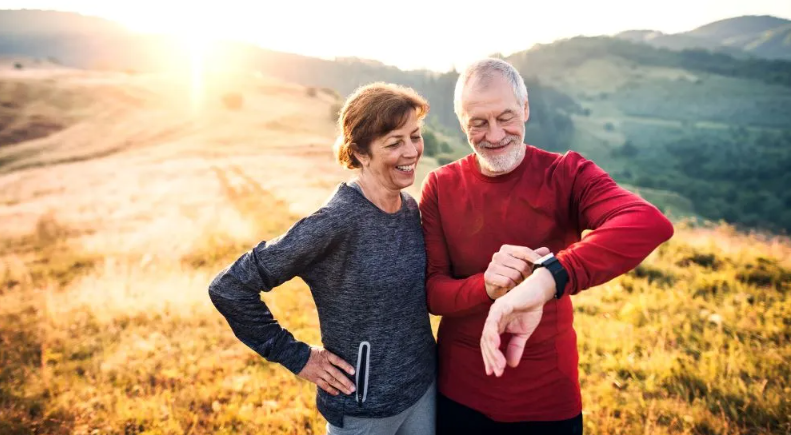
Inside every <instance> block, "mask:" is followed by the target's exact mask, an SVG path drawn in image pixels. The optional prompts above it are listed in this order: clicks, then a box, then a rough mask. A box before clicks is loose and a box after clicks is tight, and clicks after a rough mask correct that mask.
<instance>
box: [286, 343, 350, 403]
mask: <svg viewBox="0 0 791 435" xmlns="http://www.w3.org/2000/svg"><path fill="white" fill-rule="evenodd" d="M341 369H342V370H343V371H345V372H346V373H348V374H349V375H354V367H352V366H351V365H349V363H347V362H346V361H344V360H342V359H341V358H339V357H338V356H337V355H335V354H333V353H332V352H330V351H328V350H327V349H323V348H319V347H312V348H311V349H310V358H309V359H308V363H307V364H305V367H304V368H303V369H302V371H301V372H299V374H298V376H299V377H301V378H303V379H307V380H309V381H310V382H313V383H314V384H316V385H318V386H319V388H321V389H322V390H324V391H326V392H328V393H330V394H332V395H333V396H337V395H338V394H339V393H340V392H343V393H344V394H352V393H354V390H355V388H354V383H353V382H352V381H351V380H350V379H349V378H348V377H346V375H345V374H344V373H343V372H341Z"/></svg>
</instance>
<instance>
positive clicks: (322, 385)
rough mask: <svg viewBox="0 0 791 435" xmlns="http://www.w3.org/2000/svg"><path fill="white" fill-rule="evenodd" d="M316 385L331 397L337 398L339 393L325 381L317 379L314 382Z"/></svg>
mask: <svg viewBox="0 0 791 435" xmlns="http://www.w3.org/2000/svg"><path fill="white" fill-rule="evenodd" d="M316 385H318V386H319V388H321V389H322V390H324V391H326V392H328V393H330V394H332V395H333V396H337V395H338V394H340V391H338V390H336V389H335V388H334V387H333V386H332V385H330V384H329V382H327V381H326V380H325V379H323V378H319V379H317V380H316Z"/></svg>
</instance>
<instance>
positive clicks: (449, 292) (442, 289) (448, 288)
mask: <svg viewBox="0 0 791 435" xmlns="http://www.w3.org/2000/svg"><path fill="white" fill-rule="evenodd" d="M426 300H427V303H428V310H429V312H431V314H434V315H437V316H464V315H467V314H470V313H473V312H478V311H485V310H487V309H488V308H489V306H491V304H492V300H491V299H489V296H488V295H487V294H486V286H485V284H484V281H483V273H478V274H475V275H472V276H470V277H467V278H464V279H455V278H452V277H450V276H447V275H442V274H439V273H437V274H433V275H431V276H429V278H428V280H427V281H426Z"/></svg>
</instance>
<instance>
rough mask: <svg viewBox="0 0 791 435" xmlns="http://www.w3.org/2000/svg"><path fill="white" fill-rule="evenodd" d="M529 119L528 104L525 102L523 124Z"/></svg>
mask: <svg viewBox="0 0 791 435" xmlns="http://www.w3.org/2000/svg"><path fill="white" fill-rule="evenodd" d="M529 119H530V103H529V102H528V101H525V122H527V121H528V120H529Z"/></svg>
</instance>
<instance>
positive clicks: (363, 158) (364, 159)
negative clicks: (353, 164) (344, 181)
mask: <svg viewBox="0 0 791 435" xmlns="http://www.w3.org/2000/svg"><path fill="white" fill-rule="evenodd" d="M352 154H353V155H354V158H356V159H357V161H358V162H360V164H361V165H363V167H366V166H368V165H370V164H371V157H370V156H368V155H367V154H363V153H361V152H359V151H357V144H356V143H353V144H352Z"/></svg>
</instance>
